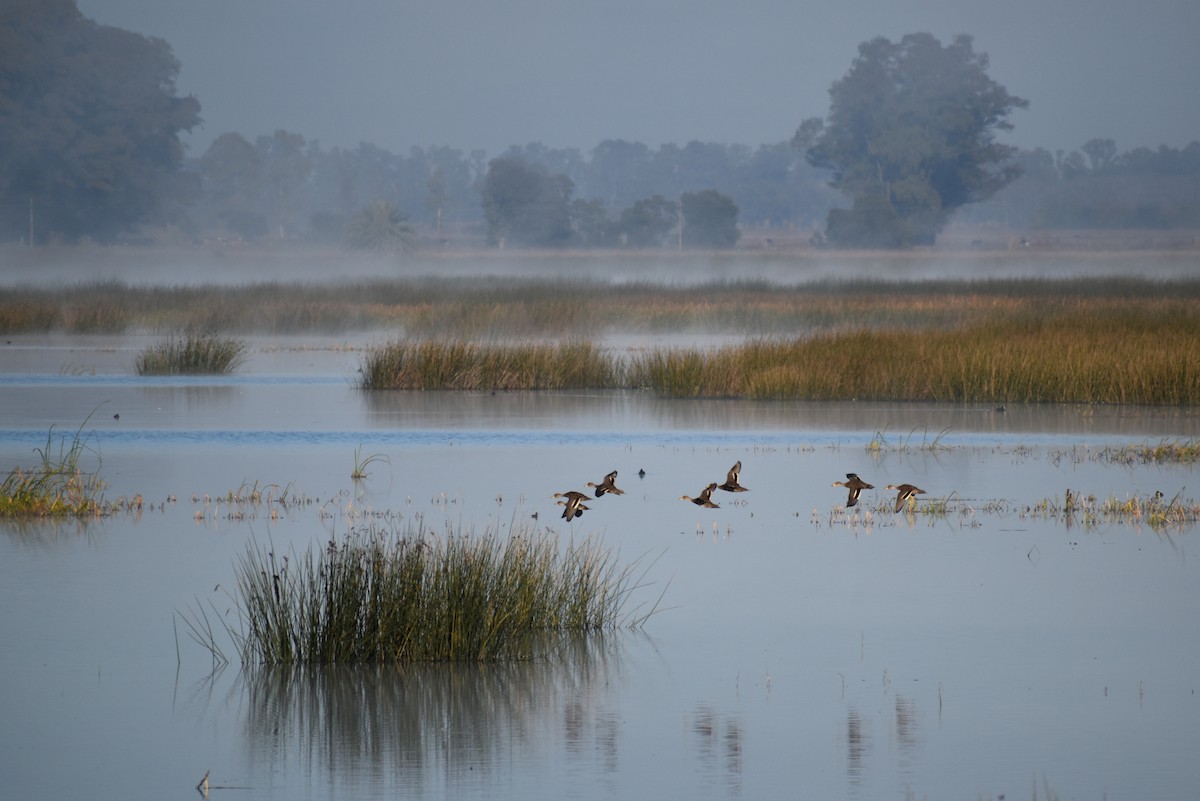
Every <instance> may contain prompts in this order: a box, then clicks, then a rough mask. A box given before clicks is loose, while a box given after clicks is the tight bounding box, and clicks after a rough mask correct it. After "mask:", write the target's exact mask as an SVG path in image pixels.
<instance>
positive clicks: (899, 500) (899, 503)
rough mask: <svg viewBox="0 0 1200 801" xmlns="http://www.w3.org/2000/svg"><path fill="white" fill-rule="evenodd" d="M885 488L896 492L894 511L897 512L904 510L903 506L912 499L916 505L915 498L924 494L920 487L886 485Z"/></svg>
mask: <svg viewBox="0 0 1200 801" xmlns="http://www.w3.org/2000/svg"><path fill="white" fill-rule="evenodd" d="M887 488H888V489H890V490H896V492H897V495H896V511H897V512H899V511H900V510H901V509H903V508H904V504H905V503H907V502H908V499H909V498H912V500H913V503H916V500H917V496H918V495H923V494H925V490H923V489H921V488H920V487H914V486H913V485H912V484H888V485H887Z"/></svg>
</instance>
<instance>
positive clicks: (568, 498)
mask: <svg viewBox="0 0 1200 801" xmlns="http://www.w3.org/2000/svg"><path fill="white" fill-rule="evenodd" d="M640 474H641V475H643V476H644V475H645V471H640ZM741 474H742V463H741V461H740V460H739V461H738V462H736V463H735V464H734V465H733V467H731V468H729V472H728V473H727V474H726V476H725V483H723V484H718V483H717V482H715V481H714V482H712V483H711V484H709V485H708V486H707V487H705V488H704V489H702V490H700V494H699V495H697V496H696V497H694V498H693V497H692V496H690V495H680V496H679V500H681V501H689V502H691V503H694V504H695V505H696V506H701V507H704V508H705V509H720V508H721V505H720V504H718V503H717V502H716V501H714V500H713V498H712V496H713V493H714V492H716V491H717V490H724V491H725V492H749V491H750V488H749V487H744V486H742V483H741V480H740V479H741ZM587 486H588V487H589V488H590V489H591V490H592V491H593V492H594V493H595V497H596V498H602V497H604V496H605V495H624V494H625V491H624V490H623V489H620V488H619V487H617V471H616V470H614V471H612V472H611V473H609V474H608V475H606V476H605V477H604V479H603V480H602V481H600V482H599V483H595V482H592V481H589V482H588V483H587ZM832 486H835V487H845V488H846V490H847V491H848V492H849V495H848V496H847V497H846V508H847V509H848V508H850V507H851V506H854V505H855V504H856V503H858V496H859V495H860V494H862V491H863V490H865V489H875V485H874V484H868V483H867V482H865V481H863V480H862V479H861V478H859V477H858V474H857V473H847V474H846V480H845V481H835V482H833V485H832ZM887 489H888V490H895V491H896V508H895V511H897V512H899V511H900V510H901V509H903V508H904V506H905V504H907V503H914V504H915V503H916V500H917V496H918V495H923V494H925V490H923V489H921V488H920V487H917V486H914V485H913V484H888V485H887ZM554 497H555V498H558V499H559V500H558V501H556V503H557V504H558V505H559V506H561V507H563V512H562V517H563V520H574V519H575V518H577V517H583V513H584V512H586V511H588V510H589V509H591V507H590V506H588V505H587V503H585V502H586V501H591V500H593V498H592V496H591V495H589V494H588V493H587V492H580V491H579V490H567V491H566V492H556V493H554Z"/></svg>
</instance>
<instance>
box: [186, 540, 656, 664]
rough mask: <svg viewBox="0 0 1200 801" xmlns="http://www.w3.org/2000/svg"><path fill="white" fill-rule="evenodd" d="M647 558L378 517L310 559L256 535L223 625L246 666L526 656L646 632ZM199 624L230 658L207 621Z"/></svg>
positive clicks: (312, 552) (589, 545)
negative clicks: (563, 643) (610, 634)
mask: <svg viewBox="0 0 1200 801" xmlns="http://www.w3.org/2000/svg"><path fill="white" fill-rule="evenodd" d="M636 564H637V563H636V562H635V563H633V564H631V565H626V566H621V565H619V564H618V563H617V561H616V559H615V557H614V556H613V555H612V554H611V553H610V552H609V551H607V550H606V549H604V548H603V547H601V545H600V544H599V543H598V542H596V541H595V540H591V539H588V540H584V541H583V542H570V543H567V544H565V545H563V544H561V543H560V542H559V540H558V537H557V536H556V535H554V534H553V533H551V532H549V531H546V530H539V529H537V528H535V527H533V526H531V525H527V524H517V523H514V524H513V526H512V530H511V532H508V533H505V534H503V535H502V534H501V532H500V531H499V530H498V528H497V527H495V526H489V528H488V529H487V530H485V531H484V532H483V533H482V534H477V533H475V532H474V531H473V530H470V529H465V528H461V527H460V528H459V529H458V530H453V529H451V528H448V529H447V531H445V532H444V533H443V534H441V535H438V534H435V533H434V532H432V531H430V530H428V529H426V528H425V527H424V526H423V524H409V525H408V526H407V527H406V528H404V529H400V528H398V526H397V525H396V524H395V523H390V524H388V525H386V526H384V525H379V524H375V523H372V524H369V525H367V526H364V527H359V528H354V529H351V531H350V532H349V533H348V534H347V535H346V536H345V537H344V538H343V539H341V540H330V541H329V542H328V543H326V544H325V545H324V547H318V548H311V547H310V548H309V549H308V550H307V551H306V552H305V553H303V554H296V553H292V554H290V555H283V554H279V553H277V552H276V551H275V550H274V549H273V548H263V547H260V546H258V545H256V544H253V543H251V544H250V545H249V546H248V547H247V550H246V553H245V554H244V555H243V557H242V558H241V560H240V562H239V563H238V564H237V565H236V569H235V572H236V576H237V589H236V594H235V597H234V602H235V606H236V617H237V619H238V622H237V624H236V627H235V626H232V625H230V626H226V629H227V631H228V632H229V634H230V635H231V636H232V637H233V640H234V642H235V646H236V649H237V652H238V654H239V656H240V658H241V661H242V663H243V664H267V665H282V664H318V663H403V662H419V661H472V662H480V661H496V660H513V659H529V658H532V657H535V656H538V655H540V654H542V653H545V652H548V651H550V650H551V649H552V648H553V647H554V643H555V642H557V641H558V640H560V639H561V638H562V637H564V636H565V635H567V634H570V633H575V632H588V631H595V630H603V629H613V628H617V627H621V626H631V627H639V626H641V625H642V624H643V623H644V622H645V620H646V618H647V617H648V616H649V615H650V614H652V613H653V611H654V610H653V609H651V611H650V612H648V613H645V614H642V615H640V616H638V615H637V614H636V613H635V611H630V610H629V609H628V608H627V607H628V602H629V600H630V593H631V592H632V591H633V590H634V589H636V588H637V579H638V577H637V576H636V575H635V573H634V568H635V565H636ZM189 618H190V623H189V626H190V629H191V631H192V636H193V637H194V638H195V639H197V640H198V641H200V642H201V644H203V645H205V646H206V647H208V648H209V650H210V651H212V652H213V653H214V660H216V661H220V659H223V655H221V657H220V659H219V658H218V656H217V655H218V654H220V653H221V649H220V648H219V647H218V646H217V644H216V636H215V632H214V630H213V626H212V625H211V624H210V623H209V621H208V617H207V615H205V614H203V613H199V614H192V615H190V616H189Z"/></svg>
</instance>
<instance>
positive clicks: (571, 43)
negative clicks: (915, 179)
mask: <svg viewBox="0 0 1200 801" xmlns="http://www.w3.org/2000/svg"><path fill="white" fill-rule="evenodd" d="M77 4H78V6H79V9H80V11H81V12H82V13H83V14H84V16H86V17H89V18H91V19H93V20H96V21H97V22H100V23H103V24H106V25H114V26H117V27H120V28H125V29H128V30H133V31H137V32H138V33H143V34H146V35H149V36H156V37H159V38H162V39H164V40H166V41H167V42H168V43H169V44H170V45H171V47H172V49H173V50H174V52H175V55H176V57H177V58H178V59H179V61H180V63H181V69H180V72H179V76H178V79H177V82H176V89H177V91H178V93H179V94H183V95H187V94H191V95H195V96H196V98H197V99H198V100H199V101H200V104H201V117H202V118H203V119H204V123H203V126H202V127H200V128H197V129H195V130H194V131H192V132H191V133H190V134H188V135H185V137H184V140H185V142H186V143H187V145H188V148H189V153H190V154H191V155H194V156H198V155H201V154H202V153H203V151H204V150H205V149H206V148H207V147H208V145H209V144H210V143H211V142H212V140H213V139H215V138H216V137H217V136H219V135H220V134H222V133H225V132H227V131H236V132H238V133H241V134H243V135H244V136H246V137H247V138H250V139H253V138H255V137H257V136H259V135H263V134H270V133H273V132H274V131H275V130H276V129H280V128H282V129H285V130H288V131H291V132H293V133H299V134H302V135H303V136H304V137H305V138H306V139H308V140H310V141H311V140H314V139H315V140H318V141H319V142H320V144H321V146H322V148H324V149H330V148H332V147H335V146H336V147H342V148H353V147H355V146H357V145H358V144H359V143H360V142H369V143H372V144H375V145H377V146H379V147H382V148H384V149H386V150H390V151H392V152H395V153H407V152H408V150H409V149H410V148H412V147H414V146H420V147H431V146H443V145H448V146H450V147H454V148H456V149H459V150H463V151H471V150H475V149H482V150H485V151H487V153H488V155H489V156H495V155H498V154H499V153H501V152H502V151H503V150H505V149H506V148H507V147H509V146H510V145H525V144H530V143H534V142H540V143H542V144H544V145H546V146H548V147H553V148H569V147H573V148H579V149H580V150H581V151H582V152H583V153H584V154H587V153H588V152H590V150H591V149H592V148H593V147H595V146H596V144H598V143H599V142H601V141H603V140H605V139H627V140H630V141H636V142H642V143H644V144H646V145H648V146H650V147H652V148H657V147H658V146H660V145H662V144H666V143H675V144H679V145H683V144H686V143H687V142H689V141H692V140H700V141H703V142H716V143H722V144H743V145H749V146H752V147H753V146H757V145H761V144H773V143H777V142H782V141H785V140H788V139H790V138H791V136H792V134H793V133H794V132H795V130H796V128H797V126H798V125H799V124H800V122H801V121H803V120H804V119H806V118H808V117H819V116H824V115H825V114H826V112H827V111H828V108H829V87H830V85H831V84H832V83H833V82H834V81H835V80H837V79H838V78H841V77H842V76H843V75H845V74H846V72H847V71H848V70H849V68H850V65H851V62H852V61H853V60H854V57H855V55H856V54H857V48H858V45H859V44H861V43H862V42H865V41H867V40H869V39H872V38H874V37H876V36H884V37H886V38H888V39H891V40H893V41H897V40H899V39H900V38H901V37H902V36H903V35H904V34H906V33H914V32H919V31H924V32H929V33H932V34H933V35H934V36H936V37H938V38H939V39H940V40H941V41H942V43H943V44H948V43H949V42H950V41H951V39H952V38H953V37H954V36H955V35H957V34H962V33H965V34H969V35H971V36H973V37H974V40H975V50H976V52H984V53H986V54H987V55H988V57H989V59H990V67H989V69H988V74H989V75H990V76H991V77H992V78H993V79H994V80H996V81H997V82H999V83H1000V84H1002V85H1003V86H1004V87H1005V88H1006V89H1007V90H1008V91H1009V93H1010V94H1013V95H1016V96H1018V97H1022V98H1025V99H1027V100H1029V101H1030V107H1029V108H1028V109H1023V110H1022V109H1018V110H1016V111H1014V112H1013V114H1012V116H1011V117H1010V121H1011V122H1012V123H1013V124H1014V125H1015V129H1014V130H1013V131H1011V132H1001V133H1000V134H999V137H998V138H999V139H1000V140H1001V141H1003V142H1006V143H1008V144H1013V145H1017V146H1018V147H1022V148H1033V147H1043V148H1046V149H1047V150H1050V151H1052V152H1053V151H1056V150H1060V149H1061V150H1072V149H1078V148H1079V147H1080V146H1081V145H1082V144H1083V143H1084V142H1086V141H1088V140H1089V139H1092V138H1096V137H1100V138H1107V139H1113V140H1115V141H1116V143H1117V148H1118V150H1120V151H1126V150H1130V149H1132V148H1135V147H1150V148H1157V147H1158V146H1160V145H1167V146H1170V147H1183V146H1185V145H1187V144H1188V143H1189V142H1191V141H1193V140H1197V139H1200V46H1197V42H1196V37H1197V32H1200V2H1197V0H341V2H338V3H331V2H327V0H77Z"/></svg>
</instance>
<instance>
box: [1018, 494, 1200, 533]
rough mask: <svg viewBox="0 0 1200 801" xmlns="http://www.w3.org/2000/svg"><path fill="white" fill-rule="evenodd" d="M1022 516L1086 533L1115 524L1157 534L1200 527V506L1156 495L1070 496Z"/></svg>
mask: <svg viewBox="0 0 1200 801" xmlns="http://www.w3.org/2000/svg"><path fill="white" fill-rule="evenodd" d="M1022 516H1029V517H1035V518H1040V519H1044V520H1058V521H1060V522H1062V523H1063V524H1065V525H1066V526H1068V527H1070V526H1072V525H1075V524H1076V523H1078V524H1080V525H1082V526H1083V527H1084V528H1085V529H1094V528H1098V527H1107V526H1110V525H1112V524H1114V523H1119V524H1124V525H1134V526H1136V525H1146V526H1148V527H1149V528H1151V529H1154V530H1155V531H1165V530H1177V531H1178V530H1183V529H1188V528H1192V527H1194V526H1195V525H1196V524H1197V523H1200V503H1197V502H1196V501H1194V500H1192V499H1189V498H1184V497H1183V494H1182V493H1177V494H1176V495H1175V496H1174V497H1171V498H1167V497H1166V496H1164V495H1162V494H1160V493H1155V494H1152V495H1127V496H1125V497H1118V496H1117V495H1109V496H1108V497H1105V498H1097V497H1096V496H1095V495H1085V494H1082V493H1071V492H1067V493H1064V495H1063V496H1062V497H1061V498H1057V497H1056V498H1043V499H1042V500H1041V501H1039V502H1037V503H1035V504H1034V505H1033V506H1029V507H1026V508H1025V509H1024V511H1023V512H1022Z"/></svg>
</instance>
